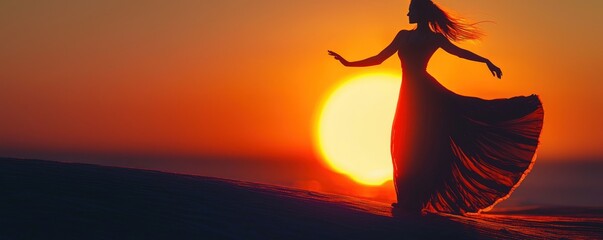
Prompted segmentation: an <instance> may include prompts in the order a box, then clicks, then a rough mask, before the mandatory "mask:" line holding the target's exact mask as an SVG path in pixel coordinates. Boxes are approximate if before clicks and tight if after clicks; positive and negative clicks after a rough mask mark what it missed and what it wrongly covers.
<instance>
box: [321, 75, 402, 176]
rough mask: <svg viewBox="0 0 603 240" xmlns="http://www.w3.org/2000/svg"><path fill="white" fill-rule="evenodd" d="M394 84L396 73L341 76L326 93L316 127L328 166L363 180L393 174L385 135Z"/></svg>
mask: <svg viewBox="0 0 603 240" xmlns="http://www.w3.org/2000/svg"><path fill="white" fill-rule="evenodd" d="M399 90H400V79H399V77H396V76H394V75H390V74H371V75H364V76H359V77H356V78H353V79H351V80H349V81H346V82H344V83H343V84H341V85H340V86H339V87H337V88H336V89H335V90H334V91H333V92H332V93H331V95H330V96H329V97H328V98H327V100H326V101H325V103H324V105H323V106H322V108H321V111H320V114H319V117H318V120H317V123H316V124H317V127H316V130H315V131H316V132H315V135H316V139H317V147H318V149H319V151H320V153H321V155H322V156H323V159H324V160H325V161H326V163H327V165H328V166H329V167H331V168H332V169H333V170H334V171H336V172H339V173H342V174H345V175H347V176H349V177H350V178H352V179H353V180H354V181H356V182H359V183H362V184H365V185H381V184H383V183H385V182H386V181H388V180H391V179H392V172H393V170H392V161H391V154H390V138H391V127H392V122H393V119H394V114H395V110H396V103H397V98H398V92H399Z"/></svg>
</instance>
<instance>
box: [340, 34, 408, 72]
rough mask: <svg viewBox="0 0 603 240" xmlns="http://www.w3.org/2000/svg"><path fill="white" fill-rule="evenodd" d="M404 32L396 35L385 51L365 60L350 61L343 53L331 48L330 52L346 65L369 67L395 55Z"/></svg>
mask: <svg viewBox="0 0 603 240" xmlns="http://www.w3.org/2000/svg"><path fill="white" fill-rule="evenodd" d="M403 32H404V31H400V32H399V33H398V34H397V35H396V37H395V38H394V40H393V41H392V42H391V43H390V44H389V45H388V46H387V47H385V49H383V51H381V52H380V53H379V54H377V55H375V56H372V57H370V58H367V59H364V60H360V61H354V62H349V61H348V60H345V58H343V57H342V56H341V55H339V54H337V53H336V52H333V51H331V50H329V51H328V52H329V55H331V56H333V57H334V58H335V60H338V61H340V62H341V64H343V65H344V66H346V67H368V66H375V65H379V64H381V63H382V62H383V61H385V60H386V59H388V58H389V57H391V56H392V55H394V53H396V51H398V42H399V41H400V37H401V35H402V33H403Z"/></svg>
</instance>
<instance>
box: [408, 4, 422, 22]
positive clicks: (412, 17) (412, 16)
mask: <svg viewBox="0 0 603 240" xmlns="http://www.w3.org/2000/svg"><path fill="white" fill-rule="evenodd" d="M406 16H408V22H409V23H417V22H418V21H419V19H418V16H417V10H416V7H415V6H414V4H412V3H411V4H410V7H409V8H408V14H406Z"/></svg>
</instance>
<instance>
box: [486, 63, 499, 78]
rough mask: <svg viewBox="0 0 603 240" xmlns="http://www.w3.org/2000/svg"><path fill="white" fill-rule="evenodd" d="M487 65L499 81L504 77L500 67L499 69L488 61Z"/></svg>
mask: <svg viewBox="0 0 603 240" xmlns="http://www.w3.org/2000/svg"><path fill="white" fill-rule="evenodd" d="M486 64H488V69H490V72H491V73H492V76H495V77H497V78H499V79H500V78H501V77H502V70H500V68H499V67H497V66H496V65H494V63H492V62H490V61H488V62H487V63H486Z"/></svg>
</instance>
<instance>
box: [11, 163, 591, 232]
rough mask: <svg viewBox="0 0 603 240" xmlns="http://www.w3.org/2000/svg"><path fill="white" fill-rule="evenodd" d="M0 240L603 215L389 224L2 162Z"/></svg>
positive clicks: (359, 204)
mask: <svg viewBox="0 0 603 240" xmlns="http://www.w3.org/2000/svg"><path fill="white" fill-rule="evenodd" d="M0 194H1V196H2V200H0V239H444V238H448V239H603V233H602V229H603V209H600V208H559V207H548V208H544V207H532V208H523V209H512V210H508V211H500V210H499V211H497V212H493V213H489V214H480V215H467V216H454V215H446V214H439V215H436V214H429V215H426V216H422V217H416V216H396V217H392V214H391V212H390V207H389V204H387V203H381V202H374V201H369V200H363V199H358V198H354V197H348V196H341V195H333V194H325V193H319V192H311V191H305V190H299V189H292V188H286V187H280V186H272V185H265V184H257V183H249V182H240V181H233V180H226V179H218V178H208V177H199V176H190V175H177V174H169V173H162V172H156V171H146V170H136V169H125V168H114V167H103V166H96V165H86V164H67V163H57V162H48V161H39V160H18V159H0Z"/></svg>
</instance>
